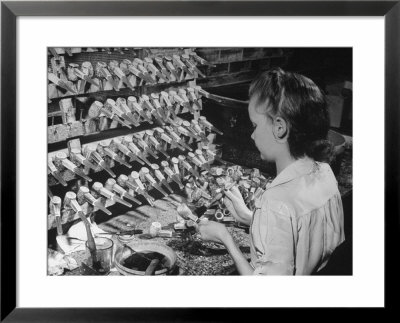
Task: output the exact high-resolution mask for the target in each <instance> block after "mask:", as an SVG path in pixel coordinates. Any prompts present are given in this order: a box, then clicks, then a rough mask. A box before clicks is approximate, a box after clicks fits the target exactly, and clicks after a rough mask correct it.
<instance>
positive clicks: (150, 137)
mask: <svg viewBox="0 0 400 323" xmlns="http://www.w3.org/2000/svg"><path fill="white" fill-rule="evenodd" d="M143 138H144V140H145V142H146V143H147V144H149V145H151V146H153V147H154V149H155V150H156V151H159V152H160V153H162V154H163V155H164V156H165V157H166V158H167V159H170V158H171V157H170V156H169V155H168V153H167V152H166V151H165V150H164V149H163V148H162V146H161V143H159V142H158V140H157V139H156V138H155V137H154V131H153V130H150V129H148V130H146V131H145V134H144V137H143Z"/></svg>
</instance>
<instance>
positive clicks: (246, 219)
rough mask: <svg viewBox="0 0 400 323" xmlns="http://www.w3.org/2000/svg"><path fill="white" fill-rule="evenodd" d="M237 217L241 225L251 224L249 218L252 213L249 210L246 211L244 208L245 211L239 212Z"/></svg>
mask: <svg viewBox="0 0 400 323" xmlns="http://www.w3.org/2000/svg"><path fill="white" fill-rule="evenodd" d="M238 215H239V216H240V219H238V220H239V221H240V222H241V223H243V224H246V225H250V224H251V218H252V216H253V213H252V212H251V211H250V209H248V208H247V207H246V209H244V210H242V212H240V213H239V214H238Z"/></svg>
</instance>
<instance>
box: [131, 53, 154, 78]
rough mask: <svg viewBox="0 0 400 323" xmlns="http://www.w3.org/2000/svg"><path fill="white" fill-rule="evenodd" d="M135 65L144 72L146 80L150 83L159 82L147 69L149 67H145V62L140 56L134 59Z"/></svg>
mask: <svg viewBox="0 0 400 323" xmlns="http://www.w3.org/2000/svg"><path fill="white" fill-rule="evenodd" d="M133 65H135V66H136V68H137V69H138V70H139V71H140V72H142V74H143V76H144V78H145V80H146V82H148V83H150V84H154V83H157V82H156V80H155V79H154V78H153V77H152V76H151V75H150V74H149V72H148V71H147V69H146V68H145V67H144V62H143V61H142V60H141V59H140V58H137V57H136V58H135V59H134V60H133Z"/></svg>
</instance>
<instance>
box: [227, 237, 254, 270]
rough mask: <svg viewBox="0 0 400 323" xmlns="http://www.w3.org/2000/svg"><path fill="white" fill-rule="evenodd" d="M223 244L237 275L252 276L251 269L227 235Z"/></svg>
mask: <svg viewBox="0 0 400 323" xmlns="http://www.w3.org/2000/svg"><path fill="white" fill-rule="evenodd" d="M223 243H224V245H225V247H226V249H227V250H228V252H229V254H230V255H231V257H232V259H233V261H234V263H235V265H236V268H237V270H238V272H239V274H240V275H252V274H253V272H254V269H253V267H252V266H251V265H250V264H249V262H248V261H247V259H246V258H245V256H244V255H243V254H242V252H241V251H240V249H239V248H238V246H237V245H236V243H235V241H234V240H233V238H232V236H231V235H230V234H229V233H228V234H227V235H226V236H225V238H224V240H223Z"/></svg>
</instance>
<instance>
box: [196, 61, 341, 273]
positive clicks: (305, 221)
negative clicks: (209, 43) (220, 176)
mask: <svg viewBox="0 0 400 323" xmlns="http://www.w3.org/2000/svg"><path fill="white" fill-rule="evenodd" d="M249 97H250V102H249V108H248V111H249V117H250V120H251V122H252V124H253V128H254V130H253V133H252V135H251V138H252V139H253V140H254V142H255V145H256V147H257V149H258V150H259V151H260V154H261V158H262V159H263V160H266V161H271V162H274V163H275V165H276V170H277V176H276V178H275V179H274V181H273V182H272V183H270V184H269V185H268V186H267V188H266V190H265V192H264V194H263V195H262V197H261V198H260V199H259V200H257V201H256V203H255V205H256V207H255V211H254V212H251V211H250V210H249V209H248V208H247V207H246V205H245V203H244V200H243V198H242V196H241V194H240V192H239V190H238V188H237V187H234V188H232V189H231V190H230V191H226V192H225V193H226V198H225V199H224V201H225V204H226V206H227V208H228V209H229V210H230V212H231V213H232V215H233V216H234V217H235V218H236V220H237V221H239V222H242V223H244V224H248V225H250V241H251V243H250V253H251V262H250V263H249V262H248V261H247V260H246V258H245V257H244V255H243V254H242V253H241V251H240V250H239V248H238V247H237V246H236V244H235V242H234V240H233V238H232V236H231V235H230V234H229V232H228V231H227V229H226V227H225V226H224V225H223V224H220V223H217V222H214V221H208V222H201V223H200V224H199V225H198V227H197V230H198V232H199V233H200V236H201V238H202V239H203V240H208V241H214V242H218V243H222V244H224V245H225V247H226V248H227V250H228V251H229V253H230V255H231V257H232V258H233V260H234V262H235V265H236V267H237V270H238V272H239V273H240V274H241V275H251V274H263V275H264V274H265V275H309V274H312V273H313V272H316V271H318V270H320V269H322V268H323V267H324V266H325V265H326V263H327V261H328V259H329V257H330V255H331V254H332V252H333V250H334V249H335V248H336V247H337V246H338V245H339V244H340V243H342V242H343V241H344V230H343V208H342V201H341V197H340V193H339V190H338V187H337V182H336V179H335V176H334V174H333V172H332V170H331V168H330V166H329V165H328V164H327V163H325V162H324V161H329V158H330V154H331V152H332V147H331V145H330V143H329V142H328V141H326V136H327V133H328V129H329V115H328V110H327V104H326V100H325V96H324V94H323V93H322V92H321V90H320V89H319V88H318V87H317V86H316V85H315V84H314V82H313V81H311V80H310V79H308V78H306V77H304V76H302V75H298V74H295V73H289V72H284V71H283V70H281V69H274V70H271V71H268V72H265V73H263V74H261V75H260V76H259V77H258V78H257V79H255V80H254V81H253V82H252V84H251V86H250V90H249Z"/></svg>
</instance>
